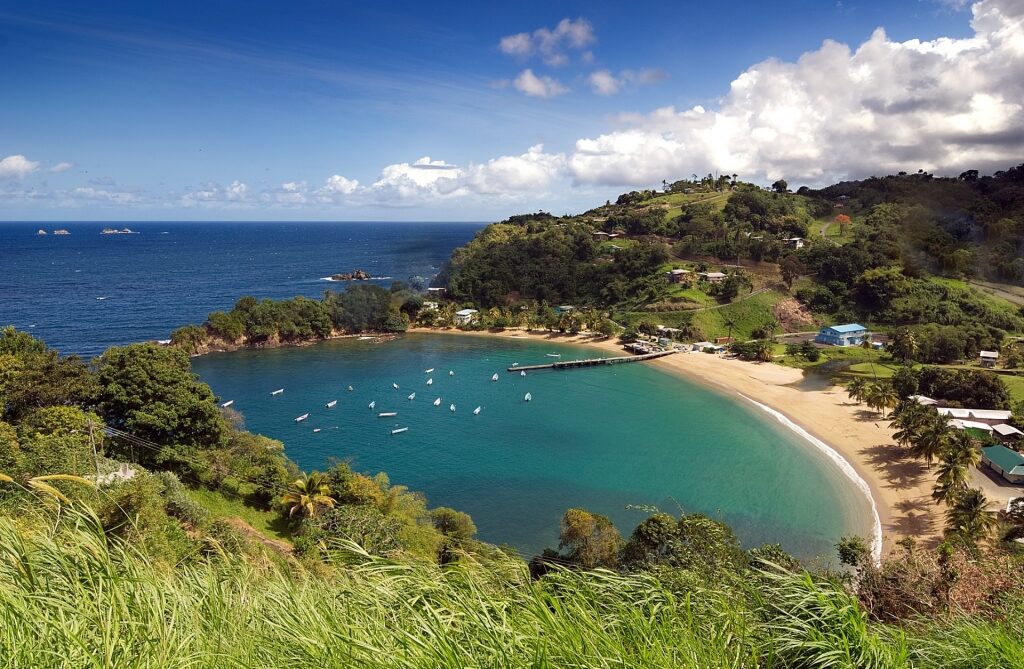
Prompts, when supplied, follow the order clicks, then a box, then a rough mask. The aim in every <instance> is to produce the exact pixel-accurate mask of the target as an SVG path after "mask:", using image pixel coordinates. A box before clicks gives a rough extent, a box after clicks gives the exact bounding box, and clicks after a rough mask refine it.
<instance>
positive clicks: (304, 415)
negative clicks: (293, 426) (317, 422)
mask: <svg viewBox="0 0 1024 669" xmlns="http://www.w3.org/2000/svg"><path fill="white" fill-rule="evenodd" d="M307 418H309V414H308V413H304V414H302V415H301V416H299V417H298V418H296V419H295V422H296V423H301V422H302V421H304V420H306V419H307Z"/></svg>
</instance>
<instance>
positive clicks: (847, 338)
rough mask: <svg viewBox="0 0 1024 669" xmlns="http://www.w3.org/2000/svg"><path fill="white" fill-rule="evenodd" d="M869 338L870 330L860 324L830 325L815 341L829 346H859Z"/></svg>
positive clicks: (822, 330)
mask: <svg viewBox="0 0 1024 669" xmlns="http://www.w3.org/2000/svg"><path fill="white" fill-rule="evenodd" d="M867 338H868V329H867V328H866V327H864V326H863V325H860V324H858V323H847V324H846V325H829V326H826V327H823V328H821V330H819V331H818V334H817V336H815V338H814V341H816V342H817V343H819V344H828V345H829V346H859V345H860V343H861V342H863V341H864V340H865V339H867Z"/></svg>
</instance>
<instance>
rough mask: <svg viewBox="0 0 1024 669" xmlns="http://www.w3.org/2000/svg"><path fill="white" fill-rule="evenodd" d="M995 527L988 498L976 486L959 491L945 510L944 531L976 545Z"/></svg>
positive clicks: (994, 519) (993, 515)
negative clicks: (954, 500) (953, 501)
mask: <svg viewBox="0 0 1024 669" xmlns="http://www.w3.org/2000/svg"><path fill="white" fill-rule="evenodd" d="M995 527H996V517H995V514H993V513H992V512H991V511H989V510H988V500H987V499H985V495H984V493H982V492H981V491H980V490H978V489H977V488H968V489H967V490H966V491H965V492H963V493H961V494H960V495H959V496H958V497H957V499H956V502H955V503H954V504H953V506H952V508H950V509H949V511H947V512H946V533H947V534H948V535H953V536H955V537H958V538H960V539H962V540H963V541H965V542H967V543H970V544H972V545H977V544H978V543H979V542H981V541H984V540H985V538H987V537H988V535H989V534H990V533H991V532H992V530H993V529H995Z"/></svg>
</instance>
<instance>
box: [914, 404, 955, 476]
mask: <svg viewBox="0 0 1024 669" xmlns="http://www.w3.org/2000/svg"><path fill="white" fill-rule="evenodd" d="M951 437H952V434H951V431H950V427H949V425H948V424H947V422H946V417H945V416H942V415H940V414H937V413H936V414H932V415H931V416H929V417H928V419H927V421H926V422H925V423H924V425H923V427H922V428H921V433H920V434H919V435H918V437H917V439H916V440H915V441H913V442H911V444H910V454H911V455H913V456H914V457H915V458H920V459H922V460H924V461H925V462H927V463H928V464H929V465H930V464H931V463H932V460H934V459H935V458H937V457H939V456H940V455H942V453H943V451H945V450H946V448H947V447H948V445H949V440H950V438H951Z"/></svg>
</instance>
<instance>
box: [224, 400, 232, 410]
mask: <svg viewBox="0 0 1024 669" xmlns="http://www.w3.org/2000/svg"><path fill="white" fill-rule="evenodd" d="M234 403H235V401H234V400H228V401H227V402H225V403H224V404H221V405H220V406H221V408H222V409H227V408H228V407H229V406H231V405H232V404H234Z"/></svg>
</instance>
